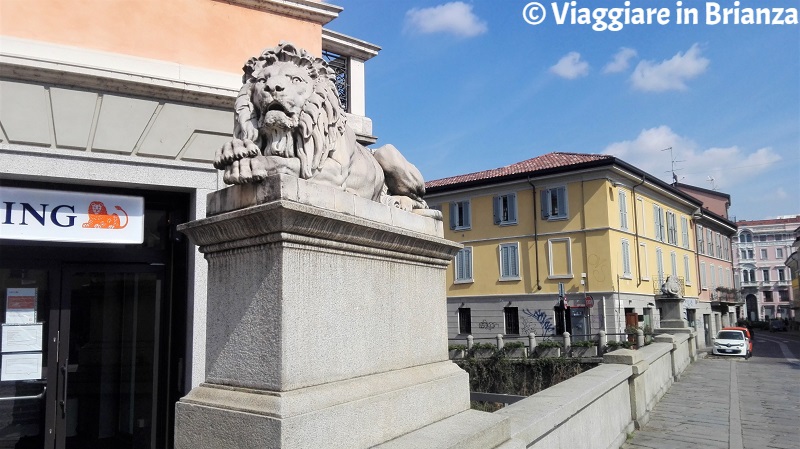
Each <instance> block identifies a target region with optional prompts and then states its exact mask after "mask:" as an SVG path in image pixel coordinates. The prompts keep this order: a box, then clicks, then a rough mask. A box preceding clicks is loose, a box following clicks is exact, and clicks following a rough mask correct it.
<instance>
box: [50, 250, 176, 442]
mask: <svg viewBox="0 0 800 449" xmlns="http://www.w3.org/2000/svg"><path fill="white" fill-rule="evenodd" d="M60 265H61V266H60V270H59V271H60V273H59V278H60V281H61V284H60V286H59V290H57V291H58V293H59V294H58V300H57V301H56V302H57V305H58V307H53V305H52V304H51V306H50V311H51V317H52V318H55V316H54V315H57V324H58V327H57V329H56V334H55V335H56V338H55V339H54V338H50V341H51V342H53V343H54V344H56V345H57V346H56V348H55V351H53V352H54V354H55V360H54V362H55V363H52V362H51V361H53V359H52V358H51V357H50V355H49V353H48V367H47V369H48V385H50V382H51V381H50V375H51V374H52V375H53V376H54V377H55V379H56V382H55V385H54V387H55V388H54V389H53V390H52V391H54V392H55V395H54V398H53V399H52V400H50V401H49V404H48V405H47V407H49V408H48V409H47V411H46V416H47V418H46V419H47V425H46V426H45V427H48V428H50V429H54V431H53V432H52V434H53V443H52V445H50V446H49V447H55V448H56V449H66V436H67V422H66V416H67V410H66V407H67V403H66V401H67V394H68V393H69V390H68V388H67V387H68V383H67V382H68V378H69V358H68V356H69V353H70V346H69V345H70V330H71V329H70V323H71V321H70V320H71V318H72V316H71V313H72V292H71V289H72V285H71V283H70V281H71V280H72V279H73V276H74V275H75V274H76V273H83V272H97V273H136V274H138V273H154V274H156V275H157V276H158V279H160V280H161V282H162V287H161V289H162V290H165V288H164V287H165V286H166V276H165V274H166V273H165V271H166V270H165V267H164V266H163V265H160V264H143V263H111V264H109V263H83V262H63V263H61V264H60ZM164 300H165V298H164V297H163V295H160V296H159V300H158V303H157V304H156V307H155V314H156V322H155V325H154V328H155V337H154V348H153V360H154V364H155V369H156V371H158V369H159V368H160V361H161V354H160V349H161V348H160V344H161V332H162V328H161V327H162V322H161V320H162V317H161V309H162V308H163V301H164ZM64 355H66V356H64ZM158 381H159V376H158V373H157V372H156V373H154V376H153V404H152V406H151V411H150V413H151V429H150V441H151V444H155V443H156V439H157V425H156V423H157V418H158V416H159V415H158V404H159V401H158V396H159V389H158ZM49 433H50V432H48V434H49ZM46 443H47V441H46ZM156 447H157V446H156Z"/></svg>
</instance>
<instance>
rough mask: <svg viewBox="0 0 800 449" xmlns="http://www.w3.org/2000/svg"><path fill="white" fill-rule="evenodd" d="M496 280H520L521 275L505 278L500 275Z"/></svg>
mask: <svg viewBox="0 0 800 449" xmlns="http://www.w3.org/2000/svg"><path fill="white" fill-rule="evenodd" d="M498 280H499V281H500V282H506V281H521V280H522V278H521V277H519V276H517V277H505V278H504V277H501V278H500V279H498Z"/></svg>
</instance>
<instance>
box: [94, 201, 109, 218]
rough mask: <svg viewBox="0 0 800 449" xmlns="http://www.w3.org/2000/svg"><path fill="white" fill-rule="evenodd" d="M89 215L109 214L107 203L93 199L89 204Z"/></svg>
mask: <svg viewBox="0 0 800 449" xmlns="http://www.w3.org/2000/svg"><path fill="white" fill-rule="evenodd" d="M89 215H108V212H107V211H106V205H105V204H103V203H102V202H100V201H92V202H91V203H90V204H89Z"/></svg>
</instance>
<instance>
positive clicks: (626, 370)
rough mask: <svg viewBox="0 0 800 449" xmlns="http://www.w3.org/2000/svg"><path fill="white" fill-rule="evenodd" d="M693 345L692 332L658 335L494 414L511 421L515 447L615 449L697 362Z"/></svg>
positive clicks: (638, 426) (693, 335)
mask: <svg viewBox="0 0 800 449" xmlns="http://www.w3.org/2000/svg"><path fill="white" fill-rule="evenodd" d="M694 345H695V334H694V332H687V333H680V334H676V335H669V334H662V335H658V336H656V337H655V342H654V343H653V344H650V345H647V346H645V347H643V348H641V349H639V350H636V351H633V350H628V349H619V350H616V351H614V352H611V353H608V354H606V355H605V356H604V357H603V362H604V363H603V364H602V365H600V366H598V367H596V368H593V369H591V370H589V371H586V372H584V373H581V374H579V375H577V376H575V377H573V378H571V379H568V380H566V381H564V382H561V383H560V384H558V385H554V386H552V387H550V388H548V389H546V390H544V391H542V392H540V393H537V394H534V395H533V396H530V397H528V398H526V399H523V400H521V401H519V402H516V403H514V404H511V405H509V406H507V407H505V408H503V409H501V410H498V411H497V412H495V414H497V415H501V416H504V417H507V418H509V419H510V420H511V437H512V441H513V442H515V443H517V444H518V445H519V447H529V448H531V447H532V448H552V447H580V448H586V449H593V448H598V449H607V448H612V447H613V448H616V447H619V446H621V445H622V443H623V442H624V441H625V439H626V437H627V435H628V433H630V432H632V431H633V430H634V429H635V428H641V427H642V426H644V425H645V423H647V421H648V419H649V415H650V411H651V410H653V407H655V405H656V403H658V401H659V400H660V399H661V398H662V397H663V396H664V394H665V393H666V392H667V390H669V387H670V386H672V384H673V382H675V381H676V380H677V379H678V378H679V377H680V375H681V373H683V371H684V370H685V369H686V367H688V366H689V364H690V363H691V362H692V361H694V360H695V359H696V357H697V355H696V352H695V349H694V348H695V346H694ZM515 447H516V446H515Z"/></svg>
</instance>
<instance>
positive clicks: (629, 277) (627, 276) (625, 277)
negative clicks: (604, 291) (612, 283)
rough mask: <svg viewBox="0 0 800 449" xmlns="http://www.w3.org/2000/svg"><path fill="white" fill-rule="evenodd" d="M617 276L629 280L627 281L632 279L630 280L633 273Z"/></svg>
mask: <svg viewBox="0 0 800 449" xmlns="http://www.w3.org/2000/svg"><path fill="white" fill-rule="evenodd" d="M619 278H620V279H627V280H629V281H632V280H633V275H630V274H623V275H622V276H620V277H619Z"/></svg>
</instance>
